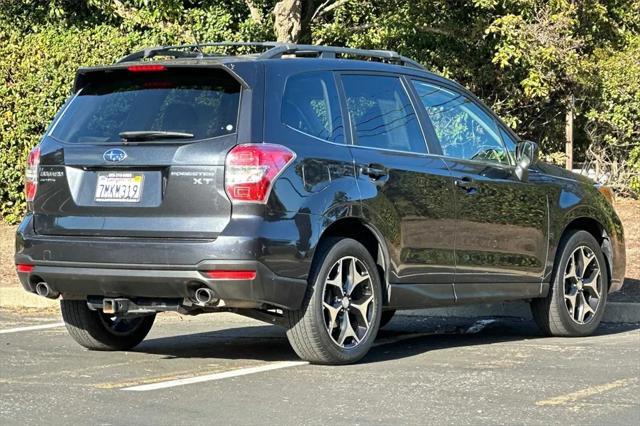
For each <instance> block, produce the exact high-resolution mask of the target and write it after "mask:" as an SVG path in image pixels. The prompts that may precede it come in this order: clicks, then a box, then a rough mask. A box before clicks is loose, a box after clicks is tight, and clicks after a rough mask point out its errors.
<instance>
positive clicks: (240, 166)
mask: <svg viewBox="0 0 640 426" xmlns="http://www.w3.org/2000/svg"><path fill="white" fill-rule="evenodd" d="M295 156H296V155H295V153H294V152H293V151H291V150H289V149H287V148H285V147H284V146H280V145H274V144H268V143H258V144H245V145H237V146H236V147H234V148H233V149H232V150H231V151H229V153H228V154H227V161H226V165H225V170H224V183H225V189H226V190H227V195H228V196H229V198H230V199H231V201H232V202H247V203H266V202H267V199H268V198H269V192H270V191H271V188H272V186H273V183H274V182H275V180H276V179H277V178H278V176H279V175H280V173H282V171H283V170H284V169H285V168H286V167H287V166H288V165H289V163H291V162H292V161H293V159H294V158H295Z"/></svg>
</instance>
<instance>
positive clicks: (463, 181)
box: [453, 176, 475, 191]
mask: <svg viewBox="0 0 640 426" xmlns="http://www.w3.org/2000/svg"><path fill="white" fill-rule="evenodd" d="M453 183H454V184H455V185H456V186H457V187H458V188H461V189H464V190H466V191H471V190H474V189H475V186H474V184H473V179H472V178H470V177H469V176H464V177H461V178H458V179H456V180H455V181H453Z"/></svg>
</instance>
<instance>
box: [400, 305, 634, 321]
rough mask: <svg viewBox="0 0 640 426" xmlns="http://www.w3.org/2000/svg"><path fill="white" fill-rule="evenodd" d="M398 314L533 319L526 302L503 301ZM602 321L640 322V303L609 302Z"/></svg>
mask: <svg viewBox="0 0 640 426" xmlns="http://www.w3.org/2000/svg"><path fill="white" fill-rule="evenodd" d="M398 315H404V316H415V317H458V318H476V317H517V318H522V319H527V320H533V317H532V316H531V311H530V310H529V304H528V303H526V302H503V303H491V304H480V305H463V306H454V307H448V308H432V309H418V310H410V311H400V312H398ZM602 322H607V323H614V324H623V323H640V303H637V302H633V303H624V302H609V303H607V307H606V310H605V312H604V317H603V318H602Z"/></svg>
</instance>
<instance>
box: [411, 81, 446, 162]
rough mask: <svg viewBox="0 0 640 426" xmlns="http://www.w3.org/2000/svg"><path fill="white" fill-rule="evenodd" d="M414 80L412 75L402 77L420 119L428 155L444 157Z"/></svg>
mask: <svg viewBox="0 0 640 426" xmlns="http://www.w3.org/2000/svg"><path fill="white" fill-rule="evenodd" d="M414 79H415V76H412V75H403V76H402V81H403V83H404V87H405V90H406V91H407V93H408V94H409V98H410V99H411V103H412V104H413V109H414V110H415V111H416V116H417V117H418V122H419V123H420V128H421V129H422V135H423V137H424V141H425V143H426V144H427V153H428V154H429V155H438V156H442V154H443V153H442V148H441V147H440V142H439V141H438V136H437V135H436V131H435V129H434V128H433V123H431V119H430V118H429V115H428V114H427V111H426V109H425V108H424V106H423V105H422V102H421V101H420V97H419V96H418V92H417V91H416V88H415V87H413V84H412V80H414Z"/></svg>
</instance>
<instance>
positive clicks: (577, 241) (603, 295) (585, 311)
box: [531, 230, 609, 337]
mask: <svg viewBox="0 0 640 426" xmlns="http://www.w3.org/2000/svg"><path fill="white" fill-rule="evenodd" d="M605 262H606V261H605V259H604V255H603V254H602V249H601V248H600V245H599V244H598V242H597V241H596V239H595V238H594V237H593V235H591V234H590V233H588V232H586V231H579V230H575V231H571V232H570V233H569V234H567V235H566V236H564V237H563V238H562V240H561V242H560V246H559V247H558V255H557V256H556V264H555V265H554V270H553V275H552V280H551V285H550V288H549V294H548V295H547V297H545V298H541V299H534V300H533V301H532V302H531V312H532V313H533V318H534V320H535V321H536V324H538V326H539V327H540V329H541V330H542V331H543V332H544V333H545V334H546V335H548V336H571V337H573V336H588V335H590V334H591V333H593V332H594V331H595V329H596V328H597V327H598V325H599V324H600V320H602V316H603V315H604V310H605V306H606V303H607V292H608V291H609V288H608V283H609V276H608V273H607V266H606V263H605Z"/></svg>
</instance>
